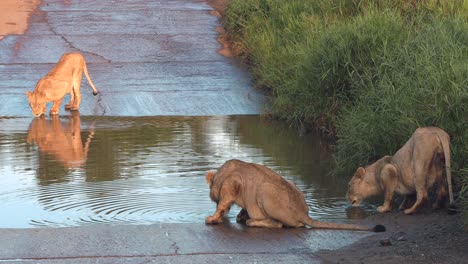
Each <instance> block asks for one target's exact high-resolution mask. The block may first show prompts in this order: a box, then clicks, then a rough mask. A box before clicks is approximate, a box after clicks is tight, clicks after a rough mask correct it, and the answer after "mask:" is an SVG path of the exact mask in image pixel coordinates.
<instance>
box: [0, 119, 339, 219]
mask: <svg viewBox="0 0 468 264" xmlns="http://www.w3.org/2000/svg"><path fill="white" fill-rule="evenodd" d="M232 158H236V159H241V160H244V161H249V162H255V163H260V164H264V165H266V166H268V167H270V168H272V169H273V170H275V171H277V172H279V173H280V174H281V175H283V176H284V177H285V178H287V179H289V180H291V181H294V182H295V183H296V185H297V186H298V188H299V189H301V190H302V191H303V192H304V194H305V197H306V200H307V203H308V205H309V207H310V215H311V216H312V217H314V218H318V219H325V220H330V219H331V220H338V221H341V220H344V219H346V212H345V209H346V207H347V203H346V201H345V198H344V194H345V192H346V182H347V180H346V179H340V178H335V177H333V176H331V175H330V174H329V172H330V171H331V169H332V166H331V164H332V162H331V161H332V157H331V154H330V152H329V151H328V147H327V145H326V144H325V143H324V142H322V141H320V139H319V138H318V137H315V136H313V135H306V136H300V135H299V133H297V131H296V130H294V129H292V128H289V127H287V126H285V125H284V124H281V123H276V122H272V121H268V120H265V119H262V118H261V117H259V116H217V117H142V118H120V117H119V118H113V117H80V116H79V114H78V113H75V114H73V115H72V116H62V117H60V118H58V117H57V118H50V117H43V118H36V119H30V118H0V161H1V165H0V186H1V187H0V200H1V201H2V206H1V207H0V216H1V217H0V227H21V228H23V227H38V226H49V227H56V226H79V225H86V224H90V223H113V224H150V223H158V222H169V223H195V222H197V223H198V222H203V221H204V218H205V217H206V216H208V215H210V214H212V213H213V212H214V210H215V204H214V203H213V202H211V200H210V199H209V196H208V186H207V185H206V183H205V174H206V172H207V171H209V170H213V169H216V168H218V167H219V166H221V165H222V164H223V163H224V162H225V161H226V160H229V159H232ZM238 211H239V208H238V207H233V208H232V210H231V212H230V213H229V215H228V217H229V219H230V221H232V222H234V221H235V216H236V214H237V213H238Z"/></svg>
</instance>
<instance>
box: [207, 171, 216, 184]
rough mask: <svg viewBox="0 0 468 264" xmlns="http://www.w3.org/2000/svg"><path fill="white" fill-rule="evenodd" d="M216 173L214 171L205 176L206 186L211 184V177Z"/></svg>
mask: <svg viewBox="0 0 468 264" xmlns="http://www.w3.org/2000/svg"><path fill="white" fill-rule="evenodd" d="M215 174H216V172H215V171H209V172H208V173H207V174H206V183H207V184H208V185H211V183H212V182H213V177H214V176H215Z"/></svg>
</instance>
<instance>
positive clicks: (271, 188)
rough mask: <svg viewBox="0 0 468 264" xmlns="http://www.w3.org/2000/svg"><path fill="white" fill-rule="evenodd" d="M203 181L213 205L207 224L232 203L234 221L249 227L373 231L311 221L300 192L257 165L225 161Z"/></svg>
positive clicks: (221, 219)
mask: <svg viewBox="0 0 468 264" xmlns="http://www.w3.org/2000/svg"><path fill="white" fill-rule="evenodd" d="M206 181H207V183H208V184H209V186H210V197H211V199H212V200H213V201H214V202H216V203H217V208H216V212H215V213H214V214H213V215H212V216H208V217H207V218H206V220H205V222H206V223H207V224H218V223H221V222H222V221H223V217H224V216H225V215H226V214H227V213H228V212H229V209H230V207H231V205H232V204H234V203H235V204H237V205H238V206H240V207H241V208H242V210H241V211H240V212H239V214H238V216H237V220H238V221H239V222H243V221H245V222H246V224H247V226H249V227H267V228H280V227H283V226H288V227H303V226H305V225H308V226H311V227H315V228H329V229H349V230H374V231H375V229H372V228H369V227H365V226H358V225H352V224H337V223H327V222H320V221H315V220H313V219H311V218H310V217H309V215H308V212H309V207H308V206H307V204H306V202H305V200H304V196H303V194H302V192H301V191H299V190H298V189H297V188H296V186H295V185H294V184H292V183H290V182H288V181H287V180H285V179H283V178H282V177H281V176H280V175H278V174H277V173H276V172H274V171H272V170H271V169H269V168H267V167H265V166H262V165H259V164H254V163H247V162H243V161H240V160H229V161H227V162H226V163H224V165H223V166H221V167H220V168H219V169H218V170H217V171H216V172H208V174H207V176H206ZM382 228H383V227H382ZM380 231H383V230H380Z"/></svg>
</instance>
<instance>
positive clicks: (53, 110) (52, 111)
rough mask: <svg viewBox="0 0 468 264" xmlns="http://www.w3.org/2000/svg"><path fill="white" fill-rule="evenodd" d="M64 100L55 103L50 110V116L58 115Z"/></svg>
mask: <svg viewBox="0 0 468 264" xmlns="http://www.w3.org/2000/svg"><path fill="white" fill-rule="evenodd" d="M62 99H63V98H62ZM62 99H59V100H56V101H54V105H53V106H52V108H51V109H50V115H58V113H59V109H60V104H62Z"/></svg>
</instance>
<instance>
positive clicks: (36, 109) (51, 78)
mask: <svg viewBox="0 0 468 264" xmlns="http://www.w3.org/2000/svg"><path fill="white" fill-rule="evenodd" d="M83 72H84V74H85V76H86V79H87V80H88V83H89V84H90V85H91V88H93V94H94V95H96V94H97V90H96V87H94V84H93V82H92V81H91V79H90V78H89V75H88V69H87V68H86V61H85V59H84V58H83V56H82V55H81V54H79V53H65V54H63V55H62V57H61V58H60V60H59V62H57V64H56V65H55V67H54V68H53V69H52V70H50V72H49V73H47V75H46V76H44V77H42V78H41V79H40V80H39V82H37V85H36V88H34V91H33V92H30V91H28V92H27V95H28V101H29V105H30V106H31V110H32V113H33V115H34V116H36V117H38V116H40V115H43V114H45V112H46V103H47V102H54V105H53V106H52V109H50V114H51V115H57V114H58V113H59V107H60V104H61V103H62V100H63V97H64V96H65V95H66V94H68V93H70V103H69V104H67V105H65V109H70V110H78V108H79V107H80V102H81V93H80V86H81V78H82V75H83Z"/></svg>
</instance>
